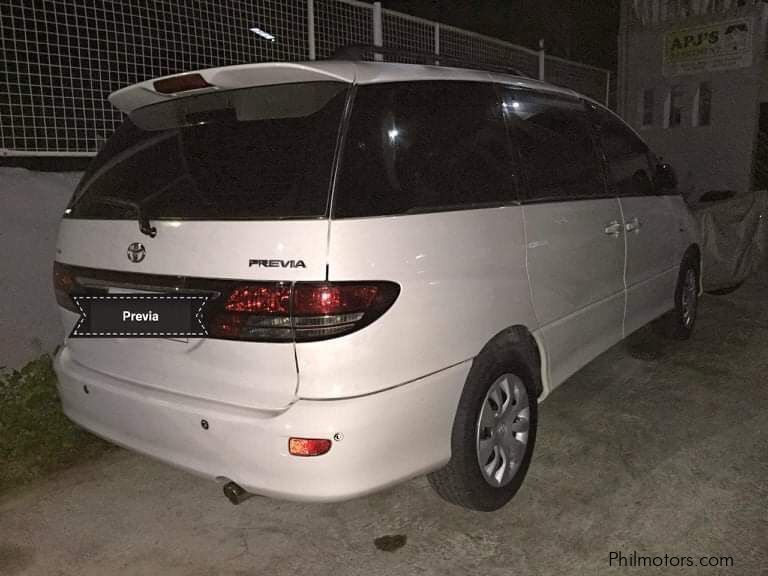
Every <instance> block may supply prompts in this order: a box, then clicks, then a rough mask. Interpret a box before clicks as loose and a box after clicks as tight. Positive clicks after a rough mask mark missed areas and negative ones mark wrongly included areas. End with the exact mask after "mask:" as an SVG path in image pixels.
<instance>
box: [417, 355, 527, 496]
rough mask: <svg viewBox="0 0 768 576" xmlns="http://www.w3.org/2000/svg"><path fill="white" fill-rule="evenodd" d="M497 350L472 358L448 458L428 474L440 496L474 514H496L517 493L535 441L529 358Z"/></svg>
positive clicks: (455, 421)
mask: <svg viewBox="0 0 768 576" xmlns="http://www.w3.org/2000/svg"><path fill="white" fill-rule="evenodd" d="M496 352H497V353H495V354H494V353H483V354H481V355H480V356H478V357H477V359H476V360H475V363H474V364H473V366H472V370H471V371H470V375H469V377H468V379H467V383H466V385H465V387H464V392H463V394H462V397H461V400H460V402H459V407H458V410H457V413H456V418H455V420H454V428H453V434H452V441H451V447H452V453H451V460H450V461H449V462H448V465H447V466H446V467H445V468H443V469H442V470H439V471H437V472H434V473H432V474H430V475H429V476H428V478H429V482H430V484H431V485H432V487H433V488H434V489H435V491H436V492H437V493H438V494H439V495H440V496H441V497H442V498H444V499H445V500H447V501H448V502H451V503H453V504H457V505H459V506H463V507H465V508H469V509H472V510H480V511H491V510H496V509H498V508H501V507H502V506H504V505H505V504H506V503H507V502H508V501H509V500H510V499H511V498H512V497H513V496H514V495H515V493H516V492H517V491H518V489H519V488H520V486H521V485H522V483H523V480H524V478H525V475H526V473H527V471H528V466H529V464H530V461H531V456H532V454H533V447H534V443H535V440H536V425H537V397H536V392H535V388H534V386H533V385H532V384H533V378H532V371H531V366H530V363H529V361H528V360H527V358H528V356H527V355H526V354H525V353H511V354H509V353H508V354H506V355H503V354H500V351H496Z"/></svg>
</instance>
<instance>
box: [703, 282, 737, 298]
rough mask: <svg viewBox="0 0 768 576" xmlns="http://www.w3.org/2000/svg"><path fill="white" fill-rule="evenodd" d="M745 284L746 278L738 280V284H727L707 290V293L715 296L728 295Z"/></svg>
mask: <svg viewBox="0 0 768 576" xmlns="http://www.w3.org/2000/svg"><path fill="white" fill-rule="evenodd" d="M742 284H744V280H742V281H741V282H737V283H736V284H731V285H730V286H726V287H725V288H718V289H717V290H707V294H712V295H713V296H726V295H728V294H731V293H732V292H736V290H738V289H739V288H741V285H742Z"/></svg>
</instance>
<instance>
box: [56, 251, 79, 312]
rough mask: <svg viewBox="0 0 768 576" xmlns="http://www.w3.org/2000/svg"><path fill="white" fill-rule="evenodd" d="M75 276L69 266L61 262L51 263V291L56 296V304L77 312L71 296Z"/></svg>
mask: <svg viewBox="0 0 768 576" xmlns="http://www.w3.org/2000/svg"><path fill="white" fill-rule="evenodd" d="M75 284H76V282H75V275H74V274H73V273H72V270H70V268H69V266H67V265H66V264H62V263H61V262H54V263H53V291H54V293H55V294H56V302H58V304H59V306H61V307H63V308H66V309H67V310H71V311H72V312H78V309H77V307H76V306H75V303H74V302H73V301H72V298H71V296H70V295H71V294H72V290H73V289H74V287H75Z"/></svg>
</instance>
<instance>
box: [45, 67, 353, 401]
mask: <svg viewBox="0 0 768 576" xmlns="http://www.w3.org/2000/svg"><path fill="white" fill-rule="evenodd" d="M272 68H273V67H257V68H254V69H251V68H250V67H249V68H248V70H247V72H248V74H250V75H251V76H249V78H250V81H254V78H257V77H258V76H259V74H264V75H266V76H265V78H267V79H268V80H269V81H270V82H272V81H275V80H276V78H274V77H273V76H274V70H272ZM238 70H239V69H235V70H230V71H229V72H227V73H226V74H224V73H221V74H219V73H217V74H214V75H211V74H208V76H206V77H207V79H208V81H209V82H210V83H211V84H215V82H216V79H217V78H219V77H221V78H225V79H229V80H228V81H230V80H232V74H234V73H235V72H238ZM281 70H282V68H281ZM240 72H242V70H240ZM240 72H238V74H239V73H240ZM283 72H284V73H286V74H287V72H286V71H285V70H283ZM289 72H290V70H289ZM270 74H272V76H270ZM254 75H255V76H254ZM235 76H237V77H238V78H240V76H238V75H237V74H235ZM304 76H306V74H304ZM316 76H317V75H316ZM312 78H314V80H313V81H306V82H301V81H298V82H293V83H289V84H271V85H268V86H253V87H244V88H237V89H229V90H228V89H222V88H224V86H219V85H214V86H210V87H209V88H208V89H207V90H205V91H202V92H199V91H198V92H196V91H193V92H192V93H190V94H189V95H185V93H181V94H173V95H162V98H159V100H158V95H157V94H154V96H153V97H152V99H150V101H151V102H156V103H150V105H146V106H143V107H140V108H138V109H135V110H128V111H129V112H130V114H129V117H128V119H126V121H125V122H124V124H123V125H122V126H121V127H120V129H119V130H118V131H117V132H116V133H115V135H114V136H113V137H112V138H111V139H110V140H109V141H108V142H107V144H106V145H105V147H104V148H103V149H102V151H101V152H100V153H99V155H98V156H97V158H96V160H95V161H94V162H93V164H92V166H91V167H90V169H89V171H88V172H87V173H86V175H85V176H84V177H83V181H82V183H81V185H80V186H79V187H78V190H77V191H76V192H75V195H74V197H73V200H72V202H71V203H70V206H69V207H68V208H67V211H66V213H65V218H64V219H63V221H62V224H61V228H60V233H59V243H58V252H57V257H56V259H57V261H58V262H60V263H62V264H66V265H70V266H74V267H78V269H79V270H80V272H79V273H81V274H86V273H87V275H88V276H90V278H86V280H87V281H88V283H89V284H92V283H96V284H98V286H99V287H100V289H101V290H104V289H107V290H110V291H115V290H121V291H124V290H149V291H160V292H167V291H171V290H178V289H179V287H180V286H181V287H182V288H184V287H189V286H192V285H197V286H200V285H201V283H203V284H205V282H210V281H219V280H229V281H231V280H242V281H245V282H287V283H292V282H296V281H322V280H324V279H325V275H326V257H327V248H328V247H327V244H328V217H327V213H328V199H329V190H330V180H331V175H332V173H333V162H334V158H335V150H336V147H337V145H338V140H339V134H340V129H341V128H340V127H341V118H342V114H343V110H344V106H345V103H346V99H347V96H348V88H349V84H347V83H345V82H341V81H337V80H338V79H330V80H329V78H328V75H327V74H320V75H319V76H317V78H315V77H312ZM305 79H306V78H305ZM145 89H146V90H150V91H151V87H143V88H142V90H145ZM129 92H130V91H129ZM144 103H147V102H144ZM83 269H87V270H85V271H84V270H83ZM116 274H117V275H116ZM84 285H85V284H84ZM206 285H207V284H206ZM249 290H250V286H247V287H246V289H244V294H245V295H246V297H247V296H248V294H250V293H251V292H249ZM66 304H67V303H66V302H65V305H66ZM247 304H248V305H250V303H247ZM63 314H64V319H65V328H66V330H67V332H69V331H70V330H71V328H72V326H73V325H74V322H75V321H76V318H77V316H76V315H75V314H74V313H72V312H70V311H69V310H64V311H63ZM219 336H220V337H222V338H227V337H231V338H234V339H216V338H204V339H201V338H189V339H186V338H182V339H176V340H172V339H162V338H151V339H129V338H87V339H78V338H70V339H69V340H68V341H67V342H66V345H67V347H68V348H69V352H70V356H71V358H72V359H73V361H76V362H79V363H80V364H82V365H84V366H87V367H89V368H92V369H94V370H96V371H100V372H102V373H104V374H109V375H112V376H115V377H118V378H121V379H124V380H127V381H132V382H136V383H138V384H141V385H144V386H149V387H157V388H162V389H164V390H166V391H169V392H174V393H179V394H186V395H190V396H194V397H198V398H205V399H210V400H214V401H219V402H225V403H230V404H237V405H243V406H251V407H257V408H265V409H279V408H283V407H285V406H286V405H288V404H289V403H290V402H291V401H292V400H293V399H294V398H295V395H296V389H297V367H296V356H295V351H294V343H293V341H292V339H291V337H290V336H288V338H287V339H286V338H283V339H282V340H280V341H272V342H265V341H254V339H252V338H251V339H249V338H247V337H243V335H242V334H241V333H238V334H236V335H234V336H233V335H231V334H228V335H223V334H219Z"/></svg>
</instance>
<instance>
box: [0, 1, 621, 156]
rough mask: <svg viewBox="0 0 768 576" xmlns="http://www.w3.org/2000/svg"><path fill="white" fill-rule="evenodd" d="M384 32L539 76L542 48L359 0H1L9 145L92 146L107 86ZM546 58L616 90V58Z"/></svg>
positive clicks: (2, 133) (109, 122)
mask: <svg viewBox="0 0 768 576" xmlns="http://www.w3.org/2000/svg"><path fill="white" fill-rule="evenodd" d="M374 43H381V44H383V45H384V46H386V47H394V48H399V49H403V50H407V51H414V52H423V53H439V54H443V55H445V56H453V57H457V58H461V59H463V60H468V61H470V62H472V63H476V64H477V67H482V66H483V65H489V64H494V65H503V66H507V67H510V68H515V69H518V70H520V72H522V73H523V74H526V75H529V76H532V77H538V76H539V58H540V55H539V53H538V52H536V51H533V50H530V49H527V48H524V47H521V46H517V45H514V44H511V43H508V42H504V41H501V40H498V39H495V38H490V37H487V36H483V35H480V34H476V33H474V32H469V31H467V30H462V29H459V28H455V27H451V26H445V25H441V24H438V23H436V22H432V21H429V20H424V19H421V18H416V17H413V16H410V15H407V14H402V13H399V12H395V11H392V10H382V9H381V8H380V7H379V6H378V5H373V4H368V3H365V2H360V1H358V0H183V1H179V0H154V1H153V2H144V1H143V0H93V1H89V2H81V1H79V0H0V49H1V52H0V153H2V154H9V155H33V156H34V155H40V156H42V155H92V154H93V153H95V151H96V150H98V148H99V147H100V145H101V143H102V142H103V141H104V140H105V139H106V138H107V137H108V136H109V135H110V134H111V133H112V132H113V131H114V130H115V128H116V127H117V125H118V124H119V123H120V121H121V114H120V113H119V112H118V111H116V110H114V109H113V108H112V107H111V106H110V104H109V102H108V101H107V96H108V95H109V93H110V92H112V91H114V90H117V89H118V88H121V87H123V86H126V85H129V84H133V83H135V82H140V81H143V80H147V79H149V78H154V77H157V76H164V75H168V74H174V73H178V72H183V71H188V70H194V69H200V68H207V67H212V66H224V65H228V64H240V63H244V62H260V61H301V60H309V59H313V58H328V57H331V56H332V55H333V53H334V51H335V50H336V49H337V48H339V47H342V46H345V45H349V44H374ZM387 59H391V58H389V57H388V58H387ZM398 59H399V60H400V61H408V58H407V57H406V58H405V59H403V58H398ZM545 64H546V66H545V70H546V79H547V80H550V81H552V82H553V83H555V84H561V85H564V86H568V87H571V88H574V89H576V90H578V91H580V92H583V93H585V94H587V95H589V96H592V97H594V98H596V99H598V100H604V99H605V93H606V86H607V82H608V78H609V74H608V72H607V71H606V70H601V69H598V68H592V67H588V66H584V65H581V64H579V63H576V62H570V61H567V60H562V59H555V58H552V57H547V58H546V60H545Z"/></svg>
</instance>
